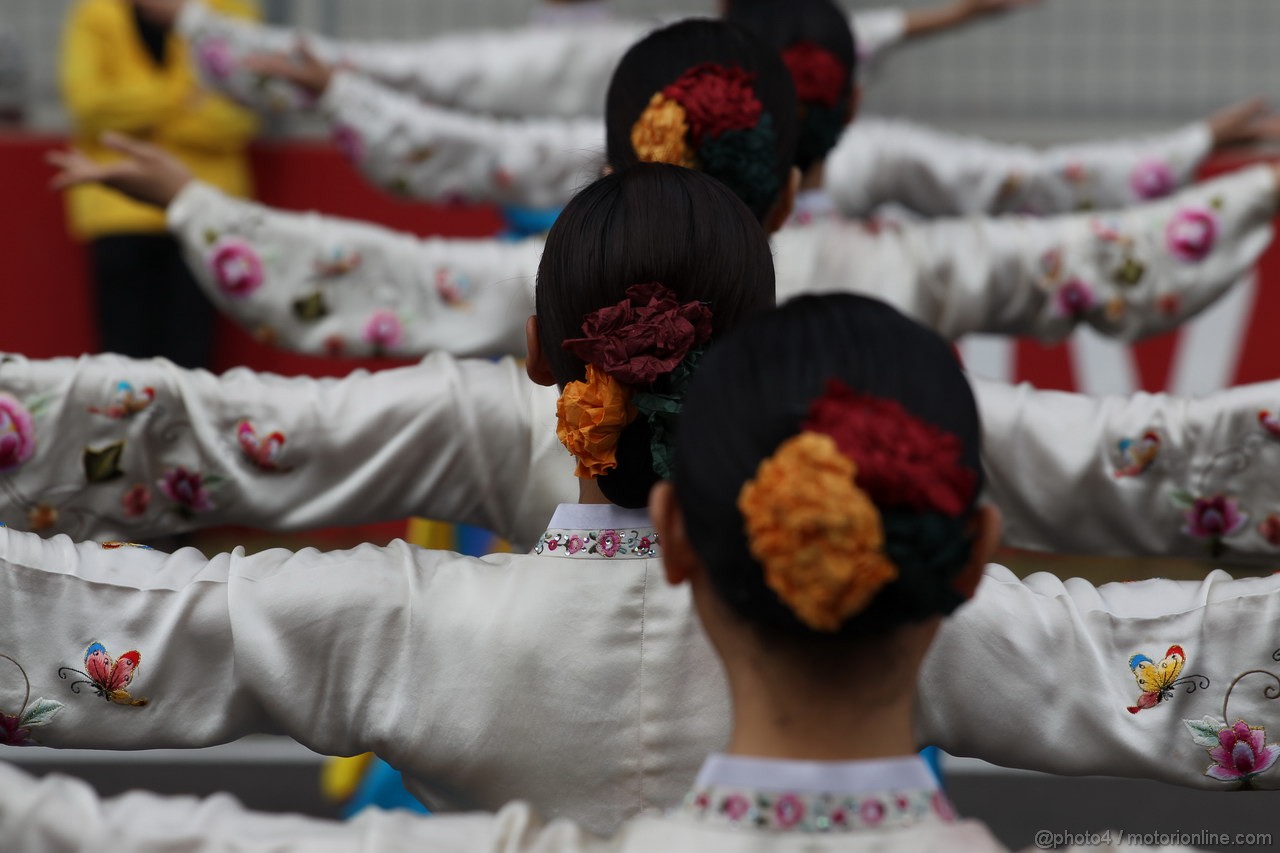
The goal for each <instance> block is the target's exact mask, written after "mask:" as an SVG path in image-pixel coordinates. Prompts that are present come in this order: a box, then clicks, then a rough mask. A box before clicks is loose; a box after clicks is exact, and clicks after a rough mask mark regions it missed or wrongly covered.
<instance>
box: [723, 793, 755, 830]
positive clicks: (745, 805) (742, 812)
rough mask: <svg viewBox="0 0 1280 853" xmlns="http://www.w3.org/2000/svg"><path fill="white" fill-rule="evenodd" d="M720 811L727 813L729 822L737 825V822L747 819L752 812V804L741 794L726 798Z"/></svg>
mask: <svg viewBox="0 0 1280 853" xmlns="http://www.w3.org/2000/svg"><path fill="white" fill-rule="evenodd" d="M720 809H721V810H722V811H723V812H724V813H725V816H726V817H728V818H729V820H731V821H734V822H735V823H736V822H737V821H740V820H742V819H743V818H745V817H746V816H747V813H748V812H750V811H751V803H750V802H749V801H748V800H747V798H746V797H744V796H742V795H741V794H731V795H729V796H728V797H725V800H724V803H723V804H722V805H721V806H720Z"/></svg>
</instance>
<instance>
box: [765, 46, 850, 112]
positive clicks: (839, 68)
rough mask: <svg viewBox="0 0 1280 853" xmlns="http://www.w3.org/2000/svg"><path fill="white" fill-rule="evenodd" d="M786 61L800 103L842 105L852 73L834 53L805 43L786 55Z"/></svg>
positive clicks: (793, 48) (786, 52)
mask: <svg viewBox="0 0 1280 853" xmlns="http://www.w3.org/2000/svg"><path fill="white" fill-rule="evenodd" d="M782 61H783V62H785V63H786V64H787V70H788V71H790V72H791V79H792V80H794V81H795V84H796V97H797V98H798V99H799V100H800V103H802V104H821V105H822V106H824V107H834V106H836V105H837V104H839V103H840V96H841V95H842V94H843V93H844V88H845V86H846V85H847V84H848V83H849V80H850V77H851V76H852V72H851V71H850V70H849V69H848V68H846V67H845V66H844V63H842V62H841V61H840V60H839V59H838V58H837V57H836V55H835V54H834V53H832V52H831V51H829V50H827V49H826V48H824V47H822V46H820V45H817V44H814V43H813V42H811V41H802V42H800V43H799V44H793V45H792V46H791V47H789V48H787V49H786V50H785V51H783V53H782Z"/></svg>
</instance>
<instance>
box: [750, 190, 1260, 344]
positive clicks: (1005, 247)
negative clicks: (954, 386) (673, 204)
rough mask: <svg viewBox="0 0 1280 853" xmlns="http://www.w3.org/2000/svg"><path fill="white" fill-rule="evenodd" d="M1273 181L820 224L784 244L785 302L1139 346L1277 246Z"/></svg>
mask: <svg viewBox="0 0 1280 853" xmlns="http://www.w3.org/2000/svg"><path fill="white" fill-rule="evenodd" d="M1276 193H1277V189H1276V182H1275V176H1274V173H1273V172H1272V170H1271V169H1270V168H1269V167H1266V166H1257V167H1253V168H1249V169H1245V170H1242V171H1239V172H1236V173H1233V174H1231V175H1228V176H1225V177H1223V178H1219V179H1217V180H1214V181H1208V182H1206V183H1203V184H1199V185H1196V186H1194V187H1191V188H1189V189H1186V190H1184V191H1183V192H1181V193H1178V194H1177V195H1174V196H1172V197H1171V198H1168V199H1165V200H1163V201H1159V202H1152V203H1150V204H1146V205H1141V206H1139V207H1135V208H1131V209H1128V210H1125V211H1122V212H1115V213H1110V214H1103V215H1096V216H1095V215H1083V214H1078V215H1074V216H1062V217H1055V218H1051V219H1033V218H1030V217H1008V218H1003V219H996V220H983V219H976V218H975V219H966V220H963V221H954V222H938V223H927V224H911V225H904V226H899V225H892V224H890V225H883V226H876V224H875V223H874V222H873V223H870V224H854V223H841V222H822V223H819V224H816V225H813V226H808V227H796V228H788V229H784V230H783V231H782V232H781V233H780V234H779V235H778V236H777V237H776V238H775V250H776V254H777V268H778V297H779V299H787V298H790V297H792V296H794V295H796V294H798V293H803V292H819V291H827V292H830V291H853V292H859V293H866V294H868V295H871V296H876V297H879V298H881V299H884V300H885V301H887V302H889V303H890V304H893V305H895V306H897V307H898V308H899V309H901V310H902V311H903V312H905V313H906V314H908V315H910V316H912V317H914V318H915V319H917V320H919V321H921V322H923V323H924V324H926V325H928V326H930V327H931V328H933V329H935V330H937V331H938V332H940V333H941V334H943V335H946V336H948V337H951V338H957V337H959V336H961V335H964V334H968V333H974V332H989V333H994V334H1009V335H1026V336H1033V337H1036V338H1039V339H1041V340H1047V341H1054V340H1060V339H1061V338H1063V337H1065V336H1066V335H1067V334H1068V333H1069V332H1071V331H1072V330H1073V329H1074V328H1075V327H1076V326H1077V325H1079V324H1081V323H1087V324H1089V325H1090V326H1092V327H1094V328H1095V329H1097V330H1098V331H1099V332H1101V333H1102V334H1104V335H1108V336H1112V337H1117V338H1122V339H1125V340H1137V339H1139V338H1143V337H1146V336H1149V335H1153V334H1158V333H1160V332H1164V331H1168V330H1169V329H1172V328H1174V327H1176V326H1177V325H1179V324H1180V323H1182V322H1184V321H1185V320H1186V319H1187V318H1189V317H1192V316H1194V315H1195V314H1197V313H1198V312H1200V311H1202V310H1203V309H1205V308H1206V307H1208V306H1209V305H1211V304H1212V303H1213V302H1214V301H1215V300H1217V299H1218V298H1219V297H1221V296H1222V295H1223V294H1225V293H1226V292H1227V291H1228V290H1230V288H1231V287H1232V286H1233V285H1234V284H1236V283H1237V282H1238V281H1239V280H1240V279H1241V277H1242V276H1243V275H1244V274H1245V273H1247V272H1248V271H1249V269H1250V268H1251V267H1252V266H1253V264H1254V263H1255V262H1256V261H1257V259H1258V257H1259V255H1261V253H1262V252H1263V250H1264V249H1265V248H1266V247H1267V246H1268V245H1269V244H1270V242H1271V236H1272V220H1273V217H1274V216H1275V213H1276Z"/></svg>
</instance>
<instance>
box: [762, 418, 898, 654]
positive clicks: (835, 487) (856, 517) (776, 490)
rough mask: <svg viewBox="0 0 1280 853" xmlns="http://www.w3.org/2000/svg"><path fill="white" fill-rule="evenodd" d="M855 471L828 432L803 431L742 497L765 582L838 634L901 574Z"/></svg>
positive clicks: (821, 627)
mask: <svg viewBox="0 0 1280 853" xmlns="http://www.w3.org/2000/svg"><path fill="white" fill-rule="evenodd" d="M856 476H857V466H856V465H855V464H854V463H853V460H851V459H849V458H848V457H847V456H845V455H844V454H842V453H841V452H840V450H839V448H838V447H836V443H835V441H834V440H833V439H832V438H831V437H830V436H826V435H820V434H818V433H813V432H804V433H801V434H799V435H797V436H794V437H792V438H790V439H788V440H787V441H786V442H784V443H783V444H782V446H781V447H779V448H778V451H777V452H776V453H775V454H774V455H773V456H772V457H771V458H769V459H766V460H764V461H763V462H761V463H760V468H759V470H758V471H757V472H756V477H755V479H754V480H751V481H749V482H748V483H746V484H745V485H744V486H743V487H742V492H741V493H740V494H739V496H738V509H739V510H740V511H741V512H742V516H743V518H744V519H745V520H746V527H747V536H748V539H749V542H750V545H751V554H752V555H753V556H754V557H755V558H756V559H757V560H758V561H760V563H761V565H763V566H764V575H765V583H766V584H768V586H769V588H770V589H772V590H773V591H774V592H775V593H777V594H778V597H779V598H781V599H782V600H783V602H785V603H786V605H787V606H788V607H790V608H791V610H792V611H793V612H794V613H795V614H796V616H798V617H799V618H800V621H802V622H804V623H805V624H806V625H808V626H809V627H811V628H814V629H815V630H818V631H827V632H835V631H838V630H839V629H840V626H841V625H843V624H844V623H845V621H847V620H848V619H849V617H851V616H854V615H856V614H858V613H860V612H862V611H863V610H865V609H866V607H867V605H869V604H870V603H871V600H872V599H873V598H874V597H875V596H876V594H877V593H878V592H880V590H881V589H882V588H884V586H885V585H886V584H888V583H890V582H892V581H894V580H896V579H897V577H898V568H897V567H896V566H895V565H894V564H893V563H892V562H891V561H890V560H889V558H888V557H886V556H885V554H884V525H883V523H882V521H881V518H880V511H879V510H878V509H876V505H875V504H874V503H872V502H871V498H869V497H868V496H867V494H866V493H865V492H863V491H862V490H861V489H860V488H858V486H857V484H856V483H855V477H856Z"/></svg>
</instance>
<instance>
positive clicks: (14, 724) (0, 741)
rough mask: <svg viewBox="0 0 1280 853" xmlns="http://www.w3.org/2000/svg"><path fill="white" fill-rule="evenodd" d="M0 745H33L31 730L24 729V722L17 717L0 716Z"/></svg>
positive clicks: (10, 715) (13, 715) (12, 715)
mask: <svg viewBox="0 0 1280 853" xmlns="http://www.w3.org/2000/svg"><path fill="white" fill-rule="evenodd" d="M0 745H3V746H30V745H31V730H30V729H26V728H23V727H22V722H21V720H19V719H18V717H17V715H15V714H0Z"/></svg>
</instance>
